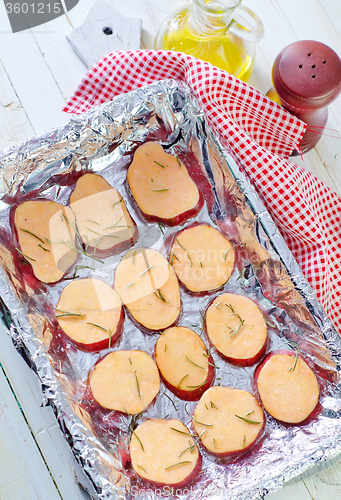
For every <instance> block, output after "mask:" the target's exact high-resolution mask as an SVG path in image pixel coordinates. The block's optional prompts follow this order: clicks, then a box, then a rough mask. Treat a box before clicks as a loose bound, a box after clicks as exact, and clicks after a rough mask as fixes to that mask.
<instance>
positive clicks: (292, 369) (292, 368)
mask: <svg viewBox="0 0 341 500" xmlns="http://www.w3.org/2000/svg"><path fill="white" fill-rule="evenodd" d="M297 361H298V351H296V354H295V362H294V366H292V367H291V368H289V372H294V371H295V368H296V366H297Z"/></svg>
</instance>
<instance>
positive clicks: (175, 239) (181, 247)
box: [175, 238, 187, 252]
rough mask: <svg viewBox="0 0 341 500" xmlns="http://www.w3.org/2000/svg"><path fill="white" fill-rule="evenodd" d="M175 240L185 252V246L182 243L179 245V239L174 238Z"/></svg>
mask: <svg viewBox="0 0 341 500" xmlns="http://www.w3.org/2000/svg"><path fill="white" fill-rule="evenodd" d="M175 241H176V242H177V244H178V245H180V246H181V248H183V249H184V250H185V251H186V252H187V248H185V247H184V246H183V245H181V243H180V241H179V240H178V238H175Z"/></svg>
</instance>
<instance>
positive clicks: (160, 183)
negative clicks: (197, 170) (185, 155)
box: [127, 142, 204, 226]
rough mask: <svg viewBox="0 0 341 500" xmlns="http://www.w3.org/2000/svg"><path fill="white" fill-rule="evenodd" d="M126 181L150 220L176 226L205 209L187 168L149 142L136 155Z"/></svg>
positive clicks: (202, 199)
mask: <svg viewBox="0 0 341 500" xmlns="http://www.w3.org/2000/svg"><path fill="white" fill-rule="evenodd" d="M127 180H128V183H129V187H130V190H131V193H132V195H133V197H134V199H135V201H136V203H137V205H138V206H139V208H140V210H141V212H142V213H143V215H144V216H145V217H146V218H147V219H149V220H155V221H161V222H164V223H165V224H168V225H171V226H174V225H177V224H181V223H182V222H184V221H185V220H187V219H189V218H190V217H194V216H195V215H196V214H197V213H198V212H199V211H200V210H201V208H202V206H203V202H204V198H203V195H202V193H201V191H199V189H198V188H197V186H196V184H195V183H194V182H193V180H192V179H191V177H190V175H189V174H188V171H187V169H186V167H185V166H184V165H183V164H182V163H181V162H180V160H179V159H178V158H176V157H175V156H173V155H170V154H168V153H166V152H165V151H164V150H163V148H162V146H161V145H160V144H158V143H156V142H147V143H146V144H143V145H142V146H140V147H139V148H138V149H137V150H136V151H135V154H134V159H133V162H132V164H131V165H130V167H129V169H128V173H127Z"/></svg>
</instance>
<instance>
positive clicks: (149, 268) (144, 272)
mask: <svg viewBox="0 0 341 500" xmlns="http://www.w3.org/2000/svg"><path fill="white" fill-rule="evenodd" d="M152 267H154V264H152V265H151V266H149V267H148V269H146V270H145V271H143V273H141V274H140V276H143V275H144V274H146V273H147V272H148V271H150V270H151V268H152Z"/></svg>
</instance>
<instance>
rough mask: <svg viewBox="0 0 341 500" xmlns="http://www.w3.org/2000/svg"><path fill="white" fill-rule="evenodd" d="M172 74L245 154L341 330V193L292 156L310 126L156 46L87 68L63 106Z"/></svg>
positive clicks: (72, 109)
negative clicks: (184, 84) (75, 89)
mask: <svg viewBox="0 0 341 500" xmlns="http://www.w3.org/2000/svg"><path fill="white" fill-rule="evenodd" d="M167 78H172V79H175V80H181V81H184V82H186V83H187V85H188V86H189V87H190V88H191V89H192V91H193V93H194V94H195V96H196V97H197V99H198V101H199V103H200V104H201V106H202V108H203V109H204V111H205V115H206V118H207V120H208V122H209V124H210V126H211V128H212V129H213V130H214V132H215V133H216V134H217V135H218V136H219V137H220V139H221V141H222V143H223V144H224V145H225V146H227V147H229V148H231V149H232V150H233V151H234V153H235V154H236V155H237V157H238V158H239V159H240V160H241V163H242V165H243V166H244V168H245V170H246V172H247V173H248V174H249V176H250V177H251V178H252V180H253V182H254V184H255V186H256V188H257V190H258V192H259V193H260V194H261V196H262V198H263V201H264V202H265V205H266V207H267V209H268V210H269V212H270V214H271V216H272V217H273V218H274V220H275V222H276V223H277V226H278V228H279V230H280V231H281V234H282V235H283V237H284V239H285V241H286V243H287V244H288V246H289V248H290V250H291V251H292V253H293V255H294V257H295V258H296V260H297V262H298V263H299V265H300V266H301V268H302V270H303V273H304V275H305V276H306V278H307V279H308V281H309V283H310V284H311V286H312V287H313V288H314V289H315V290H316V294H317V297H318V299H319V301H320V302H321V304H322V306H323V307H324V309H325V311H326V312H327V314H328V316H329V317H330V319H331V320H332V321H333V323H334V325H335V326H336V328H337V329H338V330H339V332H340V333H341V198H340V197H339V196H338V195H337V194H336V193H334V192H333V191H331V190H330V189H329V188H328V187H327V186H325V185H324V184H323V182H322V181H320V180H319V179H318V178H317V177H315V176H314V175H313V174H311V173H310V172H307V171H306V170H304V169H303V168H301V167H299V166H298V165H295V164H293V163H291V162H290V161H287V158H288V156H289V155H290V153H291V152H292V150H293V149H294V148H295V146H296V147H298V146H297V145H299V143H300V140H301V138H302V136H303V134H304V131H305V124H303V123H302V122H300V121H299V120H297V119H296V118H295V117H294V116H292V115H290V114H289V113H287V112H286V111H284V110H283V109H282V108H281V107H280V106H277V105H276V104H275V103H273V102H272V101H270V100H268V99H267V98H266V97H265V96H263V95H262V94H261V93H260V92H258V91H256V90H254V89H252V88H251V87H250V86H248V85H247V84H245V83H243V82H241V81H240V80H238V79H237V78H235V77H233V76H231V75H229V74H228V73H226V72H224V71H221V70H219V69H218V68H215V67H214V66H211V65H210V64H209V63H205V62H202V61H200V60H198V59H196V58H194V57H191V56H188V55H185V54H182V53H177V52H167V51H153V50H137V51H126V52H113V53H111V54H108V55H107V56H105V57H103V58H102V59H101V60H100V61H99V62H98V63H97V64H96V65H95V66H93V67H92V68H91V69H90V70H89V71H88V73H87V74H86V76H85V78H84V79H83V81H82V82H81V84H80V85H79V87H78V89H77V91H76V92H75V93H74V95H73V96H72V97H71V98H70V100H69V102H68V103H67V105H66V106H65V108H64V111H66V112H69V113H82V112H84V111H87V110H89V109H90V108H91V107H92V106H94V105H97V104H101V103H104V102H106V101H109V100H111V99H112V98H113V97H114V96H115V95H117V94H121V93H124V92H129V91H130V90H134V89H136V88H138V87H141V86H144V85H147V84H149V83H153V82H155V81H157V80H163V79H167ZM283 158H284V159H283Z"/></svg>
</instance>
